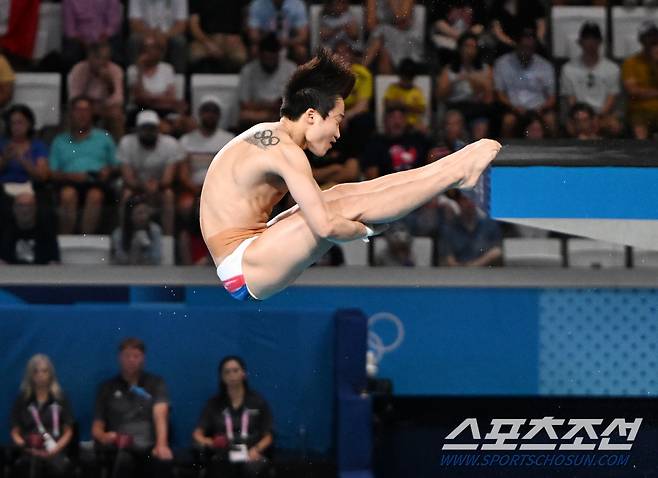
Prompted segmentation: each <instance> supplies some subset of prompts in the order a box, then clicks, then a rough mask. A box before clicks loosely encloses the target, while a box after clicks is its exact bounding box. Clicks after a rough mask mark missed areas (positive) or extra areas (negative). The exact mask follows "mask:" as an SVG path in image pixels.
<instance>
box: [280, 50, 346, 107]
mask: <svg viewBox="0 0 658 478" xmlns="http://www.w3.org/2000/svg"><path fill="white" fill-rule="evenodd" d="M354 81H355V78H354V74H353V73H352V69H351V67H350V65H349V64H347V63H345V62H343V61H342V60H340V59H339V58H338V57H336V56H335V55H332V54H331V53H330V52H329V51H327V50H326V49H324V48H321V49H319V50H318V53H317V55H316V56H315V57H314V58H313V59H312V60H310V61H309V62H307V63H305V64H303V65H301V66H300V67H298V68H297V70H296V71H295V73H293V75H292V77H291V78H290V81H288V85H287V86H286V90H285V93H284V96H283V104H282V105H281V116H284V117H286V118H288V119H291V120H296V119H299V117H300V116H301V115H302V114H303V113H304V112H305V111H306V110H307V109H308V108H313V109H314V110H316V111H317V112H318V113H320V115H322V117H323V118H326V117H327V115H328V114H329V111H331V110H332V109H333V108H334V106H336V100H337V99H338V98H339V97H340V98H343V99H345V98H347V96H349V94H350V93H351V91H352V88H354Z"/></svg>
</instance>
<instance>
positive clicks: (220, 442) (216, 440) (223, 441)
mask: <svg viewBox="0 0 658 478" xmlns="http://www.w3.org/2000/svg"><path fill="white" fill-rule="evenodd" d="M212 446H213V447H215V448H228V438H226V435H215V436H214V437H213V439H212Z"/></svg>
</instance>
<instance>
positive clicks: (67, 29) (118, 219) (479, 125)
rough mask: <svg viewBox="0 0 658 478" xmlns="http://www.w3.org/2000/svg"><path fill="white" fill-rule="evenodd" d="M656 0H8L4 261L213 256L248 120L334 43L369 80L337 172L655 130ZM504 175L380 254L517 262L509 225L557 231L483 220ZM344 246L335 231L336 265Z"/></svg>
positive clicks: (444, 206)
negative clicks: (217, 217) (506, 144)
mask: <svg viewBox="0 0 658 478" xmlns="http://www.w3.org/2000/svg"><path fill="white" fill-rule="evenodd" d="M574 5H577V6H578V8H574ZM653 7H654V5H653V2H651V1H640V0H636V1H619V2H606V1H602V0H598V1H590V2H569V1H566V0H562V1H554V2H553V3H552V4H549V3H548V2H546V1H544V0H425V1H422V0H364V1H362V2H358V1H353V2H352V3H350V2H349V1H347V0H326V1H325V2H324V3H321V2H320V3H312V2H305V1H303V0H252V1H247V0H223V1H221V2H219V1H215V0H189V1H188V0H123V1H120V0H62V1H61V3H60V2H46V1H44V0H42V1H39V0H0V49H1V50H0V51H2V54H0V111H1V112H2V130H1V131H2V133H1V136H0V216H1V222H0V224H2V225H1V226H0V261H2V262H4V263H10V264H48V263H60V262H67V260H66V258H64V257H63V256H64V255H65V254H64V253H63V251H62V249H63V248H65V247H70V248H75V247H76V245H80V244H83V243H84V244H87V245H89V247H96V246H98V248H99V250H102V251H105V252H102V253H101V256H102V257H101V259H102V260H103V261H106V262H107V263H116V264H181V265H207V264H210V263H211V262H212V261H211V260H210V258H209V256H208V252H207V250H206V248H205V245H204V243H203V240H202V238H201V235H200V230H199V225H198V200H199V196H200V192H201V186H202V184H203V179H204V176H205V173H206V171H207V168H208V166H209V164H210V161H211V160H212V158H213V157H214V155H215V154H216V152H217V151H218V150H219V149H220V148H221V147H222V146H224V145H225V144H226V143H227V142H228V141H230V140H231V138H233V137H234V136H235V135H237V134H240V133H241V132H242V131H244V130H245V129H246V128H249V127H250V126H252V125H254V124H256V123H258V122H263V121H277V120H278V119H279V108H280V103H281V95H282V91H283V88H284V85H285V83H286V81H287V79H288V78H289V77H290V75H291V73H292V72H293V70H294V69H295V67H296V65H297V64H300V63H303V62H305V61H307V60H308V59H309V58H310V57H311V56H312V54H313V51H314V50H315V49H316V48H317V47H318V46H324V47H326V48H328V49H330V50H331V51H333V52H335V53H336V54H337V55H340V56H341V57H342V58H344V60H345V61H346V62H349V63H350V64H351V65H352V69H353V71H354V74H355V75H356V78H357V81H356V85H355V87H354V90H353V91H352V93H351V95H350V96H349V97H348V98H347V100H346V117H345V121H344V123H343V125H342V132H341V134H342V136H341V138H340V141H339V142H338V143H337V144H336V146H335V147H334V148H333V149H332V150H331V151H330V152H329V153H328V154H327V156H326V157H324V158H317V157H313V156H312V155H310V154H309V160H310V162H311V165H312V167H313V171H314V174H315V177H316V180H317V181H318V183H319V184H320V185H321V187H322V188H327V187H330V186H332V185H334V184H337V183H341V182H349V181H360V180H366V179H372V178H375V177H378V176H381V175H384V174H389V173H392V172H395V171H400V170H404V169H409V168H415V167H418V166H422V165H423V164H427V163H428V162H431V161H436V160H438V159H440V158H441V157H443V156H445V155H447V154H450V153H452V152H454V151H456V150H458V149H460V148H461V147H463V146H464V145H465V144H467V143H468V142H470V141H473V140H477V139H479V138H483V137H494V138H499V139H501V140H503V141H510V140H513V139H514V140H521V141H524V140H525V141H533V140H551V139H565V138H569V139H572V140H574V141H591V140H601V139H606V138H634V139H637V140H650V139H652V138H653V137H654V134H655V133H656V132H657V129H658V23H656V22H654V21H653V20H652V18H656V19H658V14H656V9H655V8H653ZM629 12H631V13H629ZM488 187H489V184H488V175H485V176H484V178H483V180H482V181H481V183H480V184H479V185H478V188H476V190H475V191H473V192H468V193H463V192H462V193H460V192H458V191H448V192H447V193H446V194H443V195H441V196H439V197H437V198H436V199H435V200H434V201H432V202H431V203H430V204H429V205H427V206H426V207H424V208H422V209H420V210H419V211H417V212H416V213H415V214H413V215H411V216H410V217H409V218H408V219H407V220H405V221H404V222H401V223H398V224H395V225H394V227H393V228H391V230H390V231H389V232H388V233H387V234H386V235H385V236H384V238H383V239H380V240H378V241H375V242H376V243H378V244H379V245H378V246H372V248H371V249H370V250H369V251H368V254H367V258H366V259H365V262H366V263H368V264H370V265H403V266H412V265H419V264H422V265H443V266H460V265H470V266H490V265H501V264H502V263H503V251H502V241H503V238H504V237H512V236H525V235H530V236H545V235H546V233H542V232H539V231H536V230H527V229H522V228H519V227H512V226H505V225H502V224H498V223H496V222H495V221H492V220H491V219H489V218H488V217H487V215H486V212H485V211H486V204H487V200H488ZM289 204H290V198H284V200H283V201H282V204H281V208H283V207H286V206H288V205H289ZM275 212H276V211H275ZM423 241H424V242H423ZM414 243H416V246H414ZM419 243H420V244H423V245H422V246H420V247H421V249H422V250H423V251H425V250H427V251H429V252H426V251H425V252H422V254H423V255H424V257H425V256H426V257H427V258H426V259H422V260H421V259H420V258H419V257H417V256H418V247H419V246H418V244H419ZM428 244H429V245H428ZM346 255H348V253H347V252H346V251H343V250H341V249H340V248H339V247H336V248H334V249H333V250H332V251H330V253H329V254H328V255H327V256H326V257H325V258H323V259H322V260H321V261H320V263H321V265H341V264H344V263H346V262H347V263H350V260H346Z"/></svg>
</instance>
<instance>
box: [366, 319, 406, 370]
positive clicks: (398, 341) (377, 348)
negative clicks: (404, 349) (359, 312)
mask: <svg viewBox="0 0 658 478" xmlns="http://www.w3.org/2000/svg"><path fill="white" fill-rule="evenodd" d="M384 322H388V323H391V324H393V326H394V327H395V331H396V334H395V339H394V340H393V341H392V342H391V343H388V344H386V343H384V340H383V339H382V338H381V336H380V335H379V334H378V333H377V332H375V331H374V330H373V329H374V328H375V325H376V324H379V323H384ZM404 334H405V332H404V324H403V323H402V321H401V320H400V318H399V317H397V316H396V315H394V314H391V313H390V312H378V313H376V314H374V315H372V316H371V317H370V318H369V319H368V349H369V350H371V351H372V352H373V353H374V354H375V361H376V362H377V363H379V362H380V361H381V359H382V357H383V356H384V355H386V354H388V353H391V352H393V351H394V350H396V349H398V348H399V347H400V345H402V342H404Z"/></svg>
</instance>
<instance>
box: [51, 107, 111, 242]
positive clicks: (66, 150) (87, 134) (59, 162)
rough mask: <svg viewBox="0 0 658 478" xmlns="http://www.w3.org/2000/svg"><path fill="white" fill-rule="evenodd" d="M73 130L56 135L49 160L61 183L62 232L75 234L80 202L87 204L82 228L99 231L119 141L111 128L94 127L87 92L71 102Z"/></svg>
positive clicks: (71, 128)
mask: <svg viewBox="0 0 658 478" xmlns="http://www.w3.org/2000/svg"><path fill="white" fill-rule="evenodd" d="M70 124H71V126H70V130H69V132H67V133H61V134H59V135H57V136H56V137H55V140H54V141H53V144H52V146H51V148H50V157H49V158H48V162H49V165H50V170H51V171H52V176H51V177H52V179H53V180H54V181H55V182H56V183H58V184H59V186H60V190H59V207H60V218H59V219H60V221H59V232H60V234H73V232H74V230H75V226H76V222H77V217H78V204H83V212H82V221H81V227H80V231H81V233H83V234H96V233H97V231H98V226H99V222H100V218H101V212H102V207H103V201H104V199H105V196H106V194H107V193H108V192H109V191H110V180H111V179H112V177H113V175H114V173H115V172H116V166H117V162H116V157H115V149H116V147H115V144H114V141H112V137H111V136H110V134H109V133H108V132H107V131H103V130H100V129H96V128H94V127H93V101H92V100H90V99H89V98H87V97H85V96H78V97H77V98H73V100H71V103H70Z"/></svg>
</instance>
